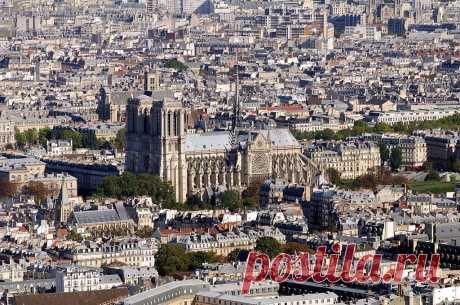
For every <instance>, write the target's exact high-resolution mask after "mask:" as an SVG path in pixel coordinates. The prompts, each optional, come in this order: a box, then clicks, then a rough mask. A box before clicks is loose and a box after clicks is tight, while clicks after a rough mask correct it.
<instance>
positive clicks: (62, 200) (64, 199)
mask: <svg viewBox="0 0 460 305" xmlns="http://www.w3.org/2000/svg"><path fill="white" fill-rule="evenodd" d="M65 182H66V181H65V176H62V182H61V190H60V192H59V197H58V204H60V205H61V206H62V205H64V204H67V203H68V202H69V197H68V195H67V186H66V183H65Z"/></svg>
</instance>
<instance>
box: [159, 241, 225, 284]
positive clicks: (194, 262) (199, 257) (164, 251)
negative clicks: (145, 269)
mask: <svg viewBox="0 0 460 305" xmlns="http://www.w3.org/2000/svg"><path fill="white" fill-rule="evenodd" d="M217 261H219V257H218V256H216V255H215V254H214V253H213V252H203V251H198V252H189V253H186V252H185V250H184V249H183V248H182V247H181V246H179V245H174V244H163V245H161V246H160V249H159V250H158V252H157V254H156V255H155V266H156V268H157V270H158V273H159V274H160V275H161V276H165V275H174V274H175V273H178V272H190V271H193V270H195V269H198V268H201V266H202V264H203V263H214V262H217Z"/></svg>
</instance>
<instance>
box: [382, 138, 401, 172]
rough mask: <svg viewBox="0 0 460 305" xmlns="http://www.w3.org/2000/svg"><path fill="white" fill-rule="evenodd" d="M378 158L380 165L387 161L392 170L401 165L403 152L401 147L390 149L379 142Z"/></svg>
mask: <svg viewBox="0 0 460 305" xmlns="http://www.w3.org/2000/svg"><path fill="white" fill-rule="evenodd" d="M380 160H381V165H382V166H385V164H387V163H388V164H389V165H390V167H391V169H392V170H394V171H396V170H398V169H399V168H400V167H401V165H402V161H403V153H402V150H401V148H400V147H395V148H393V149H392V150H391V151H390V149H389V148H388V147H387V146H386V145H383V144H381V145H380Z"/></svg>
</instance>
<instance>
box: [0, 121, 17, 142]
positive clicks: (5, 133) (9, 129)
mask: <svg viewBox="0 0 460 305" xmlns="http://www.w3.org/2000/svg"><path fill="white" fill-rule="evenodd" d="M15 143H16V139H15V137H14V123H13V122H12V121H10V120H7V119H4V118H2V116H1V114H0V147H5V146H7V145H8V144H11V145H14V144H15Z"/></svg>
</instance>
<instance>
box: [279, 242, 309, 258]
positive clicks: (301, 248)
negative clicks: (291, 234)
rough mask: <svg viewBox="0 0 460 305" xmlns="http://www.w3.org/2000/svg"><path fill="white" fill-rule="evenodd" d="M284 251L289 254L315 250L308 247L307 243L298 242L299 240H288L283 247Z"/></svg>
mask: <svg viewBox="0 0 460 305" xmlns="http://www.w3.org/2000/svg"><path fill="white" fill-rule="evenodd" d="M282 251H283V252H284V253H287V254H291V255H293V254H296V253H297V254H298V253H302V252H308V253H313V252H314V251H313V250H311V249H310V248H308V246H307V245H305V244H301V243H297V242H288V243H286V244H285V245H283V247H282Z"/></svg>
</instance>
